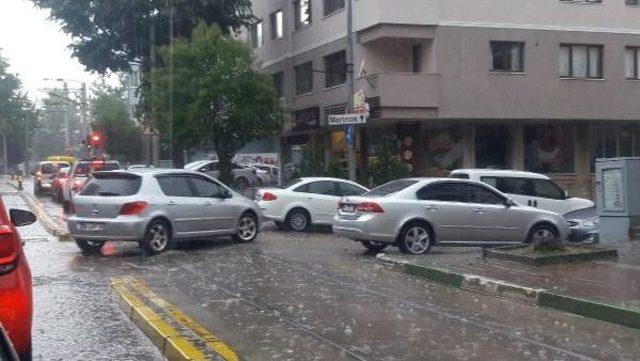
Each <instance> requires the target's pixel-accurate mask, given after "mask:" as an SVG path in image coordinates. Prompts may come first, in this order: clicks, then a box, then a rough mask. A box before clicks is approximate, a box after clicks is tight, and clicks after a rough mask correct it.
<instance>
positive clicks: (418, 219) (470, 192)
mask: <svg viewBox="0 0 640 361" xmlns="http://www.w3.org/2000/svg"><path fill="white" fill-rule="evenodd" d="M333 231H334V232H335V233H336V234H337V235H338V236H342V237H346V238H350V239H352V240H355V241H359V242H362V244H363V245H364V246H365V247H367V248H368V249H370V250H371V251H376V252H379V251H381V250H383V249H384V248H385V247H387V246H389V245H395V246H397V247H399V248H400V250H401V251H402V252H403V253H407V254H421V253H426V252H428V251H429V249H430V248H431V246H432V245H434V244H439V245H475V246H488V245H499V244H513V243H524V242H533V241H539V240H541V239H544V238H547V239H549V238H554V237H560V238H561V239H562V240H564V239H566V237H567V235H568V234H569V225H568V224H567V222H566V221H565V219H564V218H563V217H562V216H561V215H559V214H556V213H553V212H550V211H545V210H542V209H538V208H533V207H527V206H522V205H519V204H516V203H515V202H513V201H512V200H511V199H509V198H508V197H507V196H506V195H504V194H503V193H501V192H500V191H498V190H496V189H495V188H492V187H491V186H488V185H486V184H483V183H479V182H474V181H468V180H462V179H444V178H409V179H401V180H396V181H392V182H389V183H387V184H384V185H382V186H380V187H378V188H375V189H373V190H371V191H369V192H367V193H365V194H363V195H362V196H360V197H344V198H342V200H341V201H340V204H339V209H338V212H337V214H336V216H335V217H334V219H333Z"/></svg>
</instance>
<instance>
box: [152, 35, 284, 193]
mask: <svg viewBox="0 0 640 361" xmlns="http://www.w3.org/2000/svg"><path fill="white" fill-rule="evenodd" d="M161 53H162V56H163V59H164V63H165V64H171V65H172V66H166V67H162V68H158V69H156V70H154V71H153V72H152V74H151V76H150V77H149V79H150V80H151V88H150V89H151V90H148V93H147V94H146V97H148V99H149V101H150V104H151V109H152V110H153V112H152V113H151V116H152V119H153V120H154V122H155V124H154V126H156V127H157V128H158V129H159V130H160V132H161V133H162V134H164V135H165V136H168V138H169V139H170V141H171V142H172V143H173V145H174V146H173V149H174V154H175V153H177V152H179V151H181V150H188V149H189V148H192V147H194V146H201V145H206V144H209V145H213V148H214V149H215V151H216V153H217V155H218V159H219V161H220V180H221V181H223V182H226V183H227V184H231V182H232V180H233V177H232V174H231V171H232V164H231V159H232V158H233V156H234V155H235V154H236V153H237V152H238V150H240V149H241V148H242V147H244V146H245V145H246V144H247V143H249V142H250V141H252V140H255V139H259V138H264V137H266V136H271V135H273V134H275V133H276V132H277V131H278V130H279V126H280V116H279V114H278V101H277V96H276V93H275V90H274V87H273V82H272V80H271V77H269V76H268V75H266V74H261V73H258V72H256V71H255V70H254V64H253V57H252V55H251V51H250V49H249V48H248V47H247V46H246V45H245V44H244V43H243V42H241V41H239V40H236V39H233V38H232V37H229V36H226V35H224V34H223V33H222V32H221V31H220V29H219V28H218V27H217V26H207V25H206V24H204V23H201V24H199V25H198V26H197V27H196V29H195V30H194V32H193V36H192V38H191V39H177V40H175V42H174V43H173V46H171V47H165V48H163V49H162V51H161ZM178 145H179V147H180V148H182V149H178Z"/></svg>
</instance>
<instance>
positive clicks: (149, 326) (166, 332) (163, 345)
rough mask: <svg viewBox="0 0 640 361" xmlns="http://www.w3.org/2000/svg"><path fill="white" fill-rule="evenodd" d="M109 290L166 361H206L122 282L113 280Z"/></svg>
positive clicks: (195, 348)
mask: <svg viewBox="0 0 640 361" xmlns="http://www.w3.org/2000/svg"><path fill="white" fill-rule="evenodd" d="M111 289H112V290H113V294H114V297H115V298H116V300H117V302H118V304H119V305H120V308H121V309H122V311H123V312H124V314H125V315H127V317H128V318H129V319H130V320H131V321H132V322H133V323H134V324H135V325H136V326H138V328H139V329H140V330H141V331H142V332H143V333H144V334H145V335H146V336H147V337H148V338H149V340H151V342H152V343H153V344H154V345H155V346H156V347H158V349H159V350H160V352H162V354H163V355H164V356H165V357H166V358H167V360H169V361H200V360H207V357H206V356H205V354H204V353H202V352H201V351H200V350H199V349H198V348H197V347H196V346H194V345H193V344H192V343H191V342H189V341H187V340H186V339H185V338H183V337H181V336H180V333H179V332H178V331H177V330H176V329H174V328H173V327H171V325H169V324H168V323H166V322H165V321H163V320H162V318H161V317H160V315H158V314H157V313H156V312H155V311H153V310H152V309H151V308H150V307H148V306H146V305H145V304H144V302H142V300H140V298H138V297H136V296H135V295H133V294H132V293H131V292H130V291H129V289H128V288H127V286H126V285H125V284H124V282H123V281H122V280H119V279H113V280H112V281H111Z"/></svg>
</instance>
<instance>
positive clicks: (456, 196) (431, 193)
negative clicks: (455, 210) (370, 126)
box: [416, 183, 468, 202]
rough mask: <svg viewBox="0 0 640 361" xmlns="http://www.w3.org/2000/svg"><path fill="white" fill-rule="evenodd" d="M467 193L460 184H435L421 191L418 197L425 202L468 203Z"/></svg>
mask: <svg viewBox="0 0 640 361" xmlns="http://www.w3.org/2000/svg"><path fill="white" fill-rule="evenodd" d="M466 193H467V192H466V188H465V187H464V185H463V184H460V183H433V184H429V185H428V186H426V187H424V188H422V189H420V190H419V191H418V193H417V194H416V196H417V197H418V199H420V200H423V201H440V202H467V198H468V197H467V195H466Z"/></svg>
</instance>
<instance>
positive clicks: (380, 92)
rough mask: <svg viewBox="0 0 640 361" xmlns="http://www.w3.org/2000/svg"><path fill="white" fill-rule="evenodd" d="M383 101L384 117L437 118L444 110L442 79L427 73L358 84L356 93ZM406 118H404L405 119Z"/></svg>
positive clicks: (389, 75)
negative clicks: (361, 91)
mask: <svg viewBox="0 0 640 361" xmlns="http://www.w3.org/2000/svg"><path fill="white" fill-rule="evenodd" d="M360 89H362V90H364V91H365V93H366V95H367V98H376V97H377V98H379V101H380V103H379V107H380V111H381V115H380V117H382V118H388V117H405V116H406V117H411V118H414V117H417V118H422V117H427V118H429V117H433V116H434V115H435V112H436V110H437V108H438V107H439V106H440V76H439V75H438V74H424V73H417V74H416V73H381V74H375V75H369V76H366V77H364V78H360V79H358V80H357V81H356V90H360ZM403 114H404V116H403Z"/></svg>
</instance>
